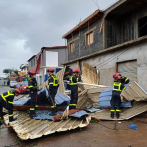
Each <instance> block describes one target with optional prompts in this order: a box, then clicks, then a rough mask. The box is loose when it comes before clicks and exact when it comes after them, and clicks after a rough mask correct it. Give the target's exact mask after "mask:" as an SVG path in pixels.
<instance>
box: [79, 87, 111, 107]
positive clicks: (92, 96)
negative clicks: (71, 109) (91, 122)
mask: <svg viewBox="0 0 147 147" xmlns="http://www.w3.org/2000/svg"><path fill="white" fill-rule="evenodd" d="M108 88H109V87H97V88H89V89H86V90H84V91H83V92H81V93H80V94H79V96H78V103H77V108H81V107H85V106H90V107H98V100H99V95H100V94H101V91H102V90H105V89H108Z"/></svg>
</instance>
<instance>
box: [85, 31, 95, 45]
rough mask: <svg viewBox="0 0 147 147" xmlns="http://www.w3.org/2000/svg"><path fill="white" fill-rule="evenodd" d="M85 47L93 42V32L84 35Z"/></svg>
mask: <svg viewBox="0 0 147 147" xmlns="http://www.w3.org/2000/svg"><path fill="white" fill-rule="evenodd" d="M85 42H86V46H87V45H90V44H92V43H93V42H94V32H93V31H90V32H89V33H87V34H86V41H85Z"/></svg>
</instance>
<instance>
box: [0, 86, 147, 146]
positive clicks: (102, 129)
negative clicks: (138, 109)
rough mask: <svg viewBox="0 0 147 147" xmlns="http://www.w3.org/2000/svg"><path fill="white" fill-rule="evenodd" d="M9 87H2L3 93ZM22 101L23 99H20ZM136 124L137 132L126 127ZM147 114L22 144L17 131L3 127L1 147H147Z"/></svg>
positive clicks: (91, 125) (92, 124) (0, 137)
mask: <svg viewBox="0 0 147 147" xmlns="http://www.w3.org/2000/svg"><path fill="white" fill-rule="evenodd" d="M8 89H9V87H0V92H1V93H2V92H4V91H7V90H8ZM20 97H21V96H20ZM131 123H135V124H137V130H133V129H129V128H127V127H126V125H128V124H131ZM146 133H147V112H146V113H143V114H141V115H140V116H137V117H135V118H133V119H130V120H129V121H101V122H100V123H96V122H92V123H91V124H90V125H88V126H87V127H86V128H83V129H82V130H80V129H76V130H72V131H67V132H61V133H55V134H54V135H48V136H43V137H42V138H39V139H35V140H27V141H21V140H20V139H19V138H18V137H17V134H16V133H15V132H14V130H13V129H7V128H6V126H5V125H4V124H3V125H2V126H0V147H33V146H37V147H54V146H56V147H98V146H99V147H147V136H146Z"/></svg>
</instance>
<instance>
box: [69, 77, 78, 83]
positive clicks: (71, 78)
mask: <svg viewBox="0 0 147 147" xmlns="http://www.w3.org/2000/svg"><path fill="white" fill-rule="evenodd" d="M69 80H70V85H77V82H78V81H79V78H76V81H75V82H73V76H71V77H70V78H69Z"/></svg>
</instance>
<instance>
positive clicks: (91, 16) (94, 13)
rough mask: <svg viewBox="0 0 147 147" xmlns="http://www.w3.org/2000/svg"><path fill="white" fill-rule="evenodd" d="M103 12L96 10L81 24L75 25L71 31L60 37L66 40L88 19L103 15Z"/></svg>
mask: <svg viewBox="0 0 147 147" xmlns="http://www.w3.org/2000/svg"><path fill="white" fill-rule="evenodd" d="M103 12H104V11H102V10H99V9H97V10H96V11H95V12H93V13H92V14H91V15H89V16H88V17H86V18H85V19H84V20H83V21H82V22H80V23H79V24H78V25H76V26H75V27H74V28H73V29H71V30H70V31H69V32H67V33H66V34H65V35H63V36H62V38H66V37H67V36H68V35H70V34H71V33H73V32H74V31H75V30H77V29H78V28H79V27H80V26H82V25H83V24H85V23H87V22H88V21H89V20H90V19H92V18H93V17H94V16H96V15H97V14H98V13H103Z"/></svg>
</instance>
